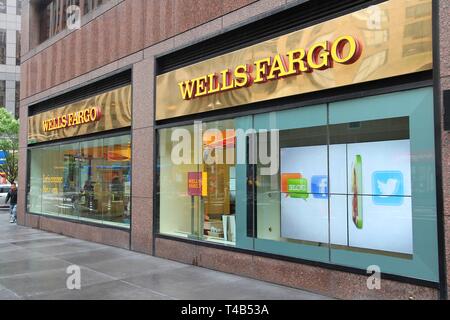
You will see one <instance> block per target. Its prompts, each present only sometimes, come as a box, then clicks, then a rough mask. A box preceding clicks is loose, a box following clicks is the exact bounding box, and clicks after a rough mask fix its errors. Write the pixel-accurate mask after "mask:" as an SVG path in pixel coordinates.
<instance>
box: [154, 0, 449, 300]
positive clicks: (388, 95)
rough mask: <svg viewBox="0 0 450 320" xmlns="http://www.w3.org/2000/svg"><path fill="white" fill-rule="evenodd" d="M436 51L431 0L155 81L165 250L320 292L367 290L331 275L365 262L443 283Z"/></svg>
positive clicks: (282, 39) (324, 26)
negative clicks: (439, 213)
mask: <svg viewBox="0 0 450 320" xmlns="http://www.w3.org/2000/svg"><path fill="white" fill-rule="evenodd" d="M432 57H433V45H432V3H431V1H427V0H425V1H421V0H413V1H386V2H382V3H381V4H378V5H375V6H371V7H369V8H365V9H363V10H359V11H356V12H352V13H349V14H347V15H343V16H340V17H338V18H335V19H333V20H329V21H326V22H323V23H318V24H315V25H312V26H310V27H308V28H305V29H302V30H298V31H294V32H291V33H288V34H285V35H282V36H279V37H274V38H272V39H271V40H267V41H264V42H261V43H258V44H255V45H252V46H247V47H244V48H243V49H239V50H236V51H233V52H230V53H226V54H223V55H219V56H216V57H214V58H211V59H207V60H203V61H202V60H199V61H196V62H195V63H193V64H191V65H188V66H186V67H182V68H178V69H176V68H175V69H173V70H169V71H168V72H162V73H160V74H159V75H158V76H157V80H156V81H157V85H156V88H157V95H156V127H157V139H156V140H157V165H156V168H157V172H156V175H157V179H156V181H157V183H156V185H155V186H156V190H157V195H156V204H155V208H154V211H155V219H156V221H158V223H157V230H156V235H155V237H156V241H155V243H156V254H157V255H160V256H164V257H168V258H174V259H178V260H183V259H184V260H185V261H188V260H189V258H185V256H186V252H191V251H192V252H194V253H192V256H190V259H192V260H191V261H188V262H190V263H191V262H192V261H193V262H192V263H194V264H195V263H197V264H200V265H202V264H203V265H208V266H209V267H212V268H216V269H219V270H226V271H230V272H236V273H240V274H247V275H250V276H253V277H257V278H261V279H265V280H269V281H276V282H280V283H284V284H288V285H293V286H300V287H305V288H310V289H312V290H316V289H317V290H319V289H320V290H327V289H324V288H328V289H330V288H331V287H333V288H334V289H335V290H339V289H337V288H336V283H341V284H342V283H343V282H344V283H345V282H346V281H360V282H361V284H360V285H359V284H358V285H353V284H352V285H348V287H353V288H356V287H358V288H359V289H356V290H360V289H361V288H362V287H366V282H365V278H364V277H361V278H358V277H352V276H350V275H348V274H347V275H344V276H336V277H335V278H334V276H333V275H329V274H328V273H326V272H325V271H324V270H327V269H329V268H331V269H335V270H340V272H341V271H344V273H345V272H350V273H355V274H358V273H359V274H366V270H367V268H369V267H370V266H372V267H371V268H372V269H373V270H380V271H381V273H382V274H383V275H385V276H386V277H388V278H390V279H395V280H400V281H405V282H409V283H411V282H412V283H418V284H421V285H425V286H428V287H434V288H437V287H438V286H439V285H438V283H439V279H440V269H439V254H438V252H439V251H438V231H437V230H438V222H437V220H438V219H437V198H438V197H437V193H436V168H435V164H436V160H435V159H436V158H435V155H436V153H435V122H434V121H435V120H434V102H433V81H432V79H433V78H432V77H433V74H432V69H433V61H432V60H433V58H432ZM194 248H197V249H194ZM214 250H216V251H215V252H217V254H216V255H214V254H211V255H212V256H214V258H205V257H206V256H208V255H205V254H204V255H202V251H203V252H204V253H205V252H208V253H211V252H214ZM263 257H264V258H263ZM266 258H267V259H269V260H264V259H266ZM202 259H206V260H208V259H212V260H211V261H209V260H208V261H203V262H202ZM264 261H265V262H264ZM267 261H271V262H270V263H269V262H267ZM288 261H289V262H288ZM293 264H294V265H295V264H298V265H299V267H298V268H296V267H295V266H294V265H293ZM305 265H307V266H305ZM311 265H312V266H314V267H311ZM288 266H289V267H288ZM316 267H317V268H316ZM323 268H324V269H323ZM288 270H291V271H292V270H296V271H292V272H291V271H288ZM320 270H321V271H320ZM336 274H338V272H337V271H336ZM297 276H298V277H297ZM308 278H309V279H308ZM325 278H326V279H325ZM312 279H315V280H312ZM327 279H328V280H327ZM333 279H334V280H333ZM343 279H345V280H343ZM314 282H316V283H314ZM335 282H336V283H335ZM342 285H343V287H346V286H347V284H342ZM391 289H392V288H391ZM330 290H331V289H330ZM384 290H389V289H386V287H385V288H384ZM361 291H363V289H361ZM374 292H375V291H374ZM374 295H376V294H375V293H374ZM350 296H351V294H350Z"/></svg>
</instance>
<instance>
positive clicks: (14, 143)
mask: <svg viewBox="0 0 450 320" xmlns="http://www.w3.org/2000/svg"><path fill="white" fill-rule="evenodd" d="M18 150H19V121H17V120H16V119H15V118H14V117H13V116H12V114H11V113H9V112H8V111H7V110H6V109H5V108H0V151H3V152H4V153H5V158H6V159H5V161H3V162H0V172H3V173H5V174H6V179H7V180H8V181H9V182H10V183H12V182H15V181H16V179H17V176H18V173H19V160H18V154H19V151H18Z"/></svg>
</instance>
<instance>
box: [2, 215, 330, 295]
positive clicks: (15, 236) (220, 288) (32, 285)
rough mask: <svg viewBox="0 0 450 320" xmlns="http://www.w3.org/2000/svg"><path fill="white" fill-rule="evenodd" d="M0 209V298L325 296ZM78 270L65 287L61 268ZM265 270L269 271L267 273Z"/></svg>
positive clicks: (64, 272) (63, 272) (66, 275)
mask: <svg viewBox="0 0 450 320" xmlns="http://www.w3.org/2000/svg"><path fill="white" fill-rule="evenodd" d="M8 222H9V215H8V214H7V211H0V299H3V300H4V299H45V300H54V299H88V300H90V299H120V300H123V299H149V300H159V299H193V300H197V299H198V300H206V299H233V300H246V299H290V300H292V299H294V300H299V299H326V297H323V296H320V295H316V294H312V293H309V292H305V291H301V290H296V289H292V288H287V287H283V286H279V285H274V284H270V283H266V282H262V281H257V280H253V279H248V278H244V277H240V276H235V275H231V274H226V273H222V272H217V271H212V270H208V269H204V268H199V267H194V266H189V265H185V264H181V263H177V262H174V261H169V260H164V259H160V258H155V257H152V256H148V255H144V254H139V253H135V252H131V251H128V250H123V249H118V248H113V247H108V246H105V245H100V244H96V243H90V242H86V241H81V240H77V239H72V238H67V237H64V236H60V235H56V234H52V233H48V232H44V231H40V230H34V229H30V228H25V227H21V226H17V225H12V224H9V223H8ZM73 264H76V265H78V266H80V268H81V290H69V289H67V287H66V280H67V277H68V276H69V275H68V274H67V273H66V270H67V267H68V266H70V265H73ZM268 272H269V271H268Z"/></svg>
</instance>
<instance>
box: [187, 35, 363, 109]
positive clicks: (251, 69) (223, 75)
mask: <svg viewBox="0 0 450 320" xmlns="http://www.w3.org/2000/svg"><path fill="white" fill-rule="evenodd" d="M344 49H345V50H344ZM361 53H362V44H361V43H360V42H359V41H358V40H357V39H355V38H354V37H352V36H342V37H339V38H337V39H336V40H334V41H333V42H330V41H322V42H317V43H315V44H313V45H312V46H311V47H310V48H308V49H295V50H291V51H289V52H287V53H286V54H285V55H282V54H277V55H275V56H273V57H267V58H263V59H259V60H256V61H255V62H254V63H253V64H241V65H238V66H237V67H235V68H234V69H233V70H231V69H229V68H227V69H224V70H221V71H220V72H214V73H210V74H208V75H203V76H201V77H197V78H194V79H192V80H186V81H181V82H179V83H178V86H179V89H180V94H181V98H182V99H183V100H190V99H194V98H198V97H202V96H206V95H210V94H215V93H219V92H224V91H228V90H233V89H239V88H243V87H250V86H252V85H253V84H258V83H266V82H267V81H270V80H277V79H281V78H286V77H289V76H295V75H300V74H303V73H311V72H313V71H314V70H326V69H329V68H333V66H334V65H335V64H336V63H339V64H343V65H345V64H352V63H354V62H356V61H357V60H358V59H359V58H360V57H361Z"/></svg>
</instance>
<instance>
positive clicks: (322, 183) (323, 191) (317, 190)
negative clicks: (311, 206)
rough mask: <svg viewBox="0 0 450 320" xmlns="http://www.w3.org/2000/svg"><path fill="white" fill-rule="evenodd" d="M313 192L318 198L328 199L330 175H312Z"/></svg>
mask: <svg viewBox="0 0 450 320" xmlns="http://www.w3.org/2000/svg"><path fill="white" fill-rule="evenodd" d="M311 193H312V194H313V197H314V198H316V199H328V177H327V176H312V177H311Z"/></svg>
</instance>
